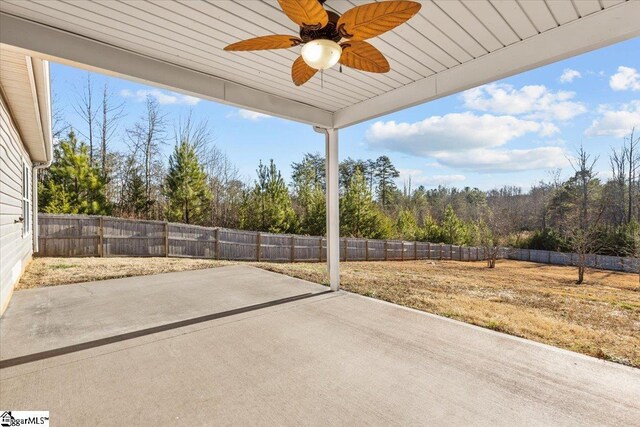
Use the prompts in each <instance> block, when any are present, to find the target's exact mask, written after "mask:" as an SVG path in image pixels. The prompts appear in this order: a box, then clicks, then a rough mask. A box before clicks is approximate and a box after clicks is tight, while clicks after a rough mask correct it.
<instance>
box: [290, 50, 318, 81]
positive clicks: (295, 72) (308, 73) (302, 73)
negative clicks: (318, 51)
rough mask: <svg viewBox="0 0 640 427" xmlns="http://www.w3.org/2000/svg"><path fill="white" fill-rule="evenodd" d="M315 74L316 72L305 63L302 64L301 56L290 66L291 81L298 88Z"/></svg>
mask: <svg viewBox="0 0 640 427" xmlns="http://www.w3.org/2000/svg"><path fill="white" fill-rule="evenodd" d="M317 72H318V70H316V69H315V68H311V67H309V66H308V65H307V63H306V62H304V59H302V56H299V57H298V59H296V60H295V61H293V65H292V66H291V80H293V83H295V85H296V86H300V85H302V84H305V83H306V82H307V81H308V80H309V79H310V78H311V77H313V76H314V75H315V74H316V73H317Z"/></svg>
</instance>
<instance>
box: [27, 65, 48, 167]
mask: <svg viewBox="0 0 640 427" xmlns="http://www.w3.org/2000/svg"><path fill="white" fill-rule="evenodd" d="M28 60H29V61H30V62H31V69H32V71H33V81H32V84H33V85H34V89H35V93H36V97H37V102H38V111H37V114H38V117H39V119H40V127H41V129H42V140H43V143H44V153H45V156H44V158H42V159H35V160H37V161H38V163H43V164H47V165H48V164H50V163H51V160H52V159H53V136H52V129H51V88H50V86H49V85H50V79H49V62H48V61H44V60H41V59H37V58H28ZM32 160H34V159H32Z"/></svg>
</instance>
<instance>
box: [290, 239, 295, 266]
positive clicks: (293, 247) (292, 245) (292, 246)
mask: <svg viewBox="0 0 640 427" xmlns="http://www.w3.org/2000/svg"><path fill="white" fill-rule="evenodd" d="M295 260H296V236H295V235H291V262H294V261H295Z"/></svg>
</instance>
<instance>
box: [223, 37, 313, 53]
mask: <svg viewBox="0 0 640 427" xmlns="http://www.w3.org/2000/svg"><path fill="white" fill-rule="evenodd" d="M301 43H302V40H300V39H299V38H298V37H296V36H285V35H274V36H262V37H256V38H253V39H248V40H243V41H240V42H237V43H233V44H230V45H229V46H227V47H225V48H224V50H234V51H238V50H266V49H287V48H290V47H294V46H298V45H299V44H301Z"/></svg>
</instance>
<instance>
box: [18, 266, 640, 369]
mask: <svg viewBox="0 0 640 427" xmlns="http://www.w3.org/2000/svg"><path fill="white" fill-rule="evenodd" d="M230 264H237V263H234V262H228V261H213V260H199V259H178V258H36V259H34V261H33V262H32V263H31V265H30V266H29V267H28V268H27V271H26V272H25V274H24V275H23V277H22V279H21V280H20V283H19V284H18V287H17V289H26V288H34V287H41V286H53V285H61V284H67V283H78V282H87V281H93V280H103V279H113V278H119V277H129V276H140V275H148V274H157V273H167V272H172V271H184V270H196V269H202V268H212V267H219V266H223V265H230ZM249 264H250V265H255V266H257V267H260V268H264V269H266V270H270V271H274V272H278V273H283V274H287V275H290V276H293V277H298V278H301V279H305V280H309V281H312V282H316V283H321V284H325V285H326V284H327V283H328V278H327V274H326V271H325V265H324V264H318V263H295V264H267V263H249ZM576 275H577V274H576V270H575V269H574V268H571V267H557V266H548V265H543V264H535V263H529V262H521V261H501V262H499V263H498V266H497V268H495V269H488V268H486V266H485V264H484V263H481V262H478V263H473V262H458V261H405V262H397V261H388V262H347V263H342V264H341V274H340V279H341V283H342V288H343V289H345V290H347V291H351V292H355V293H358V294H361V295H365V296H369V297H373V298H378V299H382V300H385V301H389V302H393V303H396V304H401V305H405V306H407V307H412V308H416V309H418V310H423V311H427V312H430V313H435V314H438V315H441V316H446V317H450V318H453V319H457V320H461V321H464V322H468V323H472V324H474V325H479V326H483V327H486V328H489V329H493V330H496V331H500V332H505V333H508V334H512V335H516V336H520V337H524V338H528V339H532V340H535V341H539V342H543V343H546V344H550V345H554V346H557V347H562V348H565V349H568V350H573V351H577V352H580V353H584V354H588V355H591V356H596V357H599V358H603V359H607V360H612V361H615V362H619V363H623V364H627V365H631V366H635V367H640V285H639V284H638V276H637V275H635V274H628V273H615V272H606V271H599V270H593V271H588V273H587V276H586V283H585V284H582V285H576V284H575V280H576Z"/></svg>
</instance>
